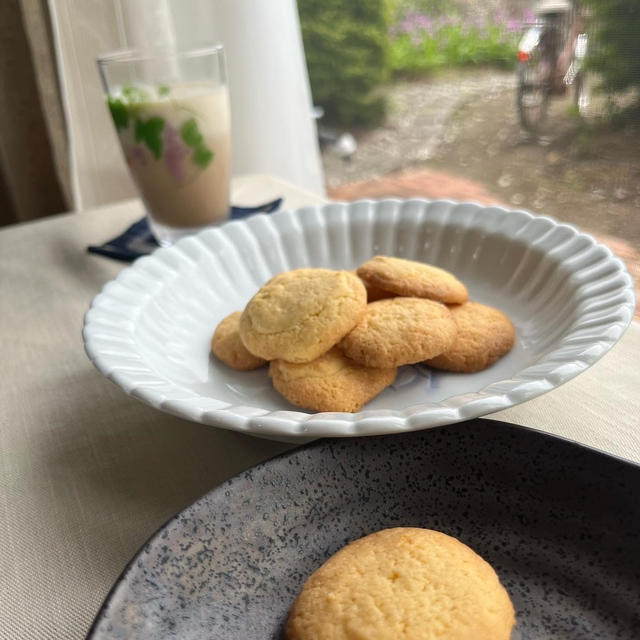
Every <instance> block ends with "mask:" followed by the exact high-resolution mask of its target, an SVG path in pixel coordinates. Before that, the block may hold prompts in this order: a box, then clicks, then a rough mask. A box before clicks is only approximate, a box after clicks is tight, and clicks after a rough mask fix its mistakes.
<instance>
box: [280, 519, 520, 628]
mask: <svg viewBox="0 0 640 640" xmlns="http://www.w3.org/2000/svg"><path fill="white" fill-rule="evenodd" d="M514 624H515V614H514V609H513V605H512V604H511V600H510V598H509V595H508V593H507V591H506V590H505V589H504V587H503V586H502V585H501V584H500V581H499V579H498V576H497V575H496V572H495V571H494V570H493V568H492V567H491V565H489V563H487V562H486V561H485V560H483V559H482V558H481V557H480V556H479V555H478V554H476V553H475V552H474V551H473V550H472V549H470V548H469V547H467V546H466V545H465V544H463V543H462V542H460V541H459V540H456V539H455V538H453V537H451V536H448V535H446V534H444V533H440V532H438V531H432V530H429V529H419V528H413V527H399V528H394V529H384V530H382V531H378V532H377V533H373V534H371V535H368V536H366V537H364V538H360V539H359V540H356V541H355V542H352V543H351V544H349V545H347V546H346V547H344V548H342V549H341V550H340V551H338V552H337V553H336V554H335V555H333V556H332V557H331V558H329V560H327V562H325V563H324V564H323V565H322V566H321V567H320V568H319V569H318V570H317V571H315V573H313V574H312V575H311V577H310V578H309V579H308V580H307V582H306V583H305V585H304V586H303V588H302V591H301V592H300V595H299V596H298V598H297V599H296V601H295V602H294V604H293V606H292V608H291V611H290V613H289V619H288V621H287V625H286V628H285V638H286V640H318V639H319V638H322V639H324V640H329V639H330V640H356V639H360V638H367V640H469V639H471V638H472V639H473V640H508V639H509V638H510V636H511V630H512V628H513V626H514Z"/></svg>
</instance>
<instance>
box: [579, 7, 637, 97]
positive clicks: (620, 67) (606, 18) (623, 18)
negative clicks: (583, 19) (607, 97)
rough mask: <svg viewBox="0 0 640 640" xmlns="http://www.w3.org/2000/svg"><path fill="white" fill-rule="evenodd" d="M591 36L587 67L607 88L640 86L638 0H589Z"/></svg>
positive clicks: (618, 89) (620, 89)
mask: <svg viewBox="0 0 640 640" xmlns="http://www.w3.org/2000/svg"><path fill="white" fill-rule="evenodd" d="M587 4H588V5H589V7H590V9H591V15H592V21H591V27H592V29H590V31H592V34H593V37H592V38H591V42H590V43H589V61H588V64H589V67H590V68H591V69H592V70H594V71H595V72H597V73H598V74H599V75H600V77H601V79H602V88H603V89H604V90H606V91H612V92H615V91H623V90H626V89H632V88H634V87H635V88H640V56H639V55H638V43H639V39H638V38H639V36H638V34H640V3H639V2H638V0H588V2H587Z"/></svg>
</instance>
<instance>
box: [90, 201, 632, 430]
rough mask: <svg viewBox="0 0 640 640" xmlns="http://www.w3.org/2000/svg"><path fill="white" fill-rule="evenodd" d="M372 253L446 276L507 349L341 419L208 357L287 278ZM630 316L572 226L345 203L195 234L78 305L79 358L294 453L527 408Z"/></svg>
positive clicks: (627, 282)
mask: <svg viewBox="0 0 640 640" xmlns="http://www.w3.org/2000/svg"><path fill="white" fill-rule="evenodd" d="M376 254H384V255H390V256H397V257H400V258H409V259H412V260H419V261H422V262H427V263H430V264H434V265H437V266H439V267H442V268H444V269H447V270H449V271H450V272H451V273H453V274H455V275H456V276H457V277H458V278H459V279H460V280H461V281H462V282H464V284H465V285H466V286H467V288H468V290H469V294H470V296H471V298H472V299H474V300H477V301H479V302H482V303H484V304H488V305H490V306H494V307H497V308H498V309H500V310H502V311H504V312H505V313H507V315H509V317H510V318H511V320H512V321H513V323H514V325H515V327H516V335H517V339H516V344H515V346H514V348H513V349H512V350H511V351H510V352H509V353H508V354H507V355H506V356H505V357H504V358H501V359H500V360H499V361H498V362H496V363H495V364H494V365H492V366H491V367H489V368H488V369H486V370H484V371H480V372H477V373H474V374H466V375H459V374H451V373H449V372H443V371H433V372H431V374H430V375H429V376H428V377H425V376H423V375H420V373H419V372H417V371H416V369H415V368H411V367H409V368H405V369H403V370H402V372H401V375H400V377H399V381H398V382H397V383H396V384H394V385H392V386H391V387H389V388H387V389H385V390H384V391H383V392H382V393H381V394H380V395H378V396H377V397H376V398H374V399H373V400H372V401H371V402H369V403H367V404H366V405H365V407H364V408H363V410H362V411H360V412H358V413H355V414H352V413H313V412H305V411H301V410H299V409H298V408H296V407H294V406H293V405H291V404H289V403H288V402H287V401H286V400H285V399H284V398H283V397H282V396H280V395H279V394H278V393H277V392H276V391H275V390H274V389H273V386H272V385H271V383H270V381H269V378H268V375H267V371H266V369H264V368H263V369H258V370H256V371H252V372H249V373H247V372H238V371H233V370H232V369H230V368H229V367H226V366H225V365H223V364H222V363H220V362H218V361H217V360H215V359H214V358H209V343H210V339H211V334H212V333H213V330H214V328H215V327H216V325H217V324H218V323H219V322H220V320H222V319H223V318H224V317H226V316H227V315H229V314H230V313H232V312H233V311H237V310H240V309H243V308H244V306H245V305H246V303H247V302H248V300H249V299H250V298H251V297H252V296H253V295H254V294H255V292H256V291H257V290H258V289H259V287H260V286H262V285H263V284H264V283H265V282H266V281H267V280H269V278H271V277H272V276H274V275H275V274H277V273H280V272H281V271H286V270H288V269H294V268H297V267H328V268H332V269H352V268H354V267H357V266H358V265H359V264H361V263H362V262H364V261H366V260H368V259H370V258H371V257H372V256H373V255H376ZM634 308H635V302H634V289H633V282H632V280H631V277H630V276H629V274H628V273H627V271H626V269H625V267H624V264H623V263H622V262H621V261H620V260H619V259H618V258H616V257H614V256H613V254H612V253H611V251H610V250H609V249H608V248H606V247H604V246H603V245H601V244H598V243H597V242H596V241H595V240H594V238H592V237H591V236H589V235H586V234H584V233H580V232H579V231H578V230H577V229H575V228H574V227H571V226H569V225H566V224H560V223H558V222H556V221H554V220H552V219H551V218H546V217H538V216H534V215H532V214H530V213H527V212H526V211H508V210H506V209H502V208H500V207H482V206H480V205H477V204H472V203H454V202H450V201H445V200H439V201H433V202H430V201H427V200H380V201H369V200H361V201H357V202H352V203H331V204H327V205H323V206H317V207H306V208H303V209H299V210H297V211H281V212H278V213H274V214H271V215H269V216H266V215H264V214H262V215H257V216H252V217H251V218H248V219H246V220H242V221H235V222H230V223H227V224H224V225H222V226H220V227H218V228H215V229H208V230H206V231H203V232H202V233H200V234H198V235H197V236H193V237H189V238H185V239H183V240H181V241H180V242H177V243H176V244H175V245H174V246H172V247H168V248H165V249H159V250H158V251H156V252H154V254H153V255H151V256H146V257H144V258H141V259H140V260H137V261H136V262H135V263H134V265H133V266H132V267H130V268H128V269H125V270H124V271H122V272H121V273H120V274H119V276H118V277H117V278H116V279H115V280H114V281H113V282H110V283H108V284H107V285H106V286H105V287H104V289H103V291H102V293H100V294H99V295H98V296H97V297H96V298H95V299H94V301H93V302H92V305H91V309H90V310H89V311H88V312H87V314H86V317H85V325H84V331H83V336H84V341H85V349H86V351H87V354H88V356H89V358H90V359H91V361H92V362H93V363H94V364H95V366H96V367H97V368H98V370H99V371H100V372H101V373H103V374H104V375H105V376H106V377H107V378H109V379H110V380H112V381H113V382H115V383H116V384H117V385H118V386H119V387H121V388H122V389H123V390H124V391H125V392H126V393H128V394H130V395H132V396H134V397H136V398H139V399H140V400H142V401H143V402H146V403H148V404H150V405H152V406H153V407H156V408H158V409H161V410H163V411H167V412H169V413H173V414H176V415H178V416H180V417H182V418H186V419H188V420H194V421H196V422H202V423H204V424H210V425H213V426H217V427H225V428H227V429H235V430H238V431H244V432H249V433H252V434H255V435H258V436H266V437H276V438H280V439H287V440H295V439H298V440H300V439H307V440H308V439H309V438H317V437H324V436H327V437H331V436H359V435H380V434H383V433H399V432H402V431H414V430H417V429H425V428H428V427H434V426H438V425H442V424H449V423H452V422H459V421H461V420H468V419H470V418H475V417H478V416H482V415H486V414H489V413H492V412H494V411H499V410H500V409H505V408H507V407H510V406H513V405H514V404H518V403H520V402H524V401H525V400H530V399H531V398H534V397H536V396H539V395H541V394H542V393H545V392H547V391H550V390H552V389H554V388H555V387H557V386H559V385H561V384H563V383H564V382H566V381H567V380H570V379H571V378H573V377H575V376H576V375H578V374H579V373H581V372H582V371H584V370H585V369H587V368H588V367H589V366H591V365H592V364H593V363H594V362H595V361H596V360H598V358H600V357H601V356H602V355H604V354H605V353H606V352H607V351H608V350H609V349H610V348H611V347H612V346H613V345H614V344H615V343H616V341H617V340H618V339H619V338H620V336H621V335H622V334H623V333H624V330H625V329H626V328H627V326H628V324H629V322H630V321H631V318H632V317H633V312H634Z"/></svg>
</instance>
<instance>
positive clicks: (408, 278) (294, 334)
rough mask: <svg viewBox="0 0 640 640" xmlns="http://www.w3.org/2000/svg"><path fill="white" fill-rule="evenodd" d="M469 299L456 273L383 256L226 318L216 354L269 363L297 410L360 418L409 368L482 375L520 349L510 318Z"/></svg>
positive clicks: (302, 273)
mask: <svg viewBox="0 0 640 640" xmlns="http://www.w3.org/2000/svg"><path fill="white" fill-rule="evenodd" d="M468 297H469V296H468V292H467V289H466V287H465V286H464V284H462V282H460V281H459V280H458V279H457V278H456V277H455V276H453V275H452V274H450V273H449V272H447V271H444V270H443V269H439V268H437V267H433V266H430V265H427V264H422V263H419V262H413V261H410V260H403V259H400V258H391V257H386V256H376V257H374V258H372V259H371V260H369V261H368V262H365V263H364V264H363V265H361V266H360V267H359V268H358V269H357V270H356V271H355V272H352V271H333V270H330V269H295V270H293V271H287V272H284V273H281V274H279V275H277V276H275V277H274V278H272V279H271V280H270V281H269V282H267V284H266V285H264V286H263V287H262V288H261V289H260V290H259V291H258V293H256V295H255V296H254V297H253V298H252V299H251V300H250V301H249V303H248V304H247V306H246V308H245V310H244V311H243V312H239V311H237V312H235V313H233V314H231V315H230V316H228V317H227V318H225V319H224V320H223V321H222V322H221V323H220V324H219V325H218V327H217V328H216V330H215V333H214V335H213V339H212V343H211V347H212V351H213V353H214V355H215V356H216V357H217V358H218V359H220V360H221V361H222V362H224V363H225V364H227V365H228V366H230V367H232V368H234V369H238V370H242V371H247V370H250V369H254V368H257V367H259V366H262V365H263V364H265V363H266V362H269V363H270V364H269V374H270V376H271V378H272V380H273V385H274V387H275V388H276V390H277V391H279V392H280V393H281V394H282V395H283V396H284V397H285V398H286V399H287V400H288V401H289V402H291V403H292V404H294V405H296V406H299V407H303V408H306V409H312V410H315V411H349V412H355V411H359V410H360V409H361V408H362V406H363V405H364V404H365V403H366V402H368V401H369V400H371V399H372V398H374V397H375V396H376V395H378V393H380V392H381V391H382V390H383V389H384V388H386V387H387V386H389V385H390V384H392V383H393V381H394V380H395V377H396V373H397V368H398V367H399V366H402V365H407V364H415V363H418V362H426V363H427V364H428V365H430V366H433V367H436V368H440V369H446V370H449V371H458V372H473V371H480V370H481V369H484V368H485V367H488V366H489V365H491V364H492V363H493V362H495V361H496V360H497V359H498V358H500V357H501V356H502V355H504V354H505V353H507V352H508V351H509V350H510V349H511V347H512V346H513V343H514V339H515V331H514V328H513V325H512V324H511V321H510V320H509V318H508V317H507V316H506V315H505V314H503V313H502V312H500V311H498V310H497V309H493V308H491V307H487V306H485V305H482V304H479V303H477V302H469V301H468Z"/></svg>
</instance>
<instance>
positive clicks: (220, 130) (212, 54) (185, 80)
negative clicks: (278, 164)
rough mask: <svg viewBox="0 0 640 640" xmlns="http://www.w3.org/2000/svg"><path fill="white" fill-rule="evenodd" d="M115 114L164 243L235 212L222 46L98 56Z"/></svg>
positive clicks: (133, 172) (128, 158) (129, 160)
mask: <svg viewBox="0 0 640 640" xmlns="http://www.w3.org/2000/svg"><path fill="white" fill-rule="evenodd" d="M98 68H99V70H100V76H101V78H102V82H103V85H104V89H105V92H106V97H107V104H108V106H109V110H110V112H111V117H112V119H113V123H114V125H115V128H116V132H117V134H118V138H119V139H120V144H121V146H122V151H123V153H124V157H125V159H126V161H127V164H128V165H129V169H130V171H131V175H132V176H133V179H134V181H135V183H136V185H137V186H138V188H139V189H140V193H141V195H142V199H143V200H144V202H145V205H146V207H147V212H148V217H149V226H150V227H151V231H152V232H153V235H154V236H155V237H156V239H157V240H158V242H159V243H160V244H161V245H169V244H172V243H173V242H175V241H176V240H177V239H179V238H180V237H182V236H184V235H188V234H190V233H194V232H195V231H198V230H200V229H201V228H203V227H207V226H209V225H212V224H215V223H218V222H220V221H222V220H225V219H226V218H227V217H228V216H229V183H230V172H231V164H230V154H231V116H230V109H229V92H228V88H227V79H226V71H225V62H224V52H223V49H222V46H220V45H217V46H212V47H206V48H202V49H197V50H190V51H171V52H159V53H152V54H145V53H142V52H136V51H120V52H116V53H112V54H108V55H105V56H102V57H100V58H99V59H98Z"/></svg>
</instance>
